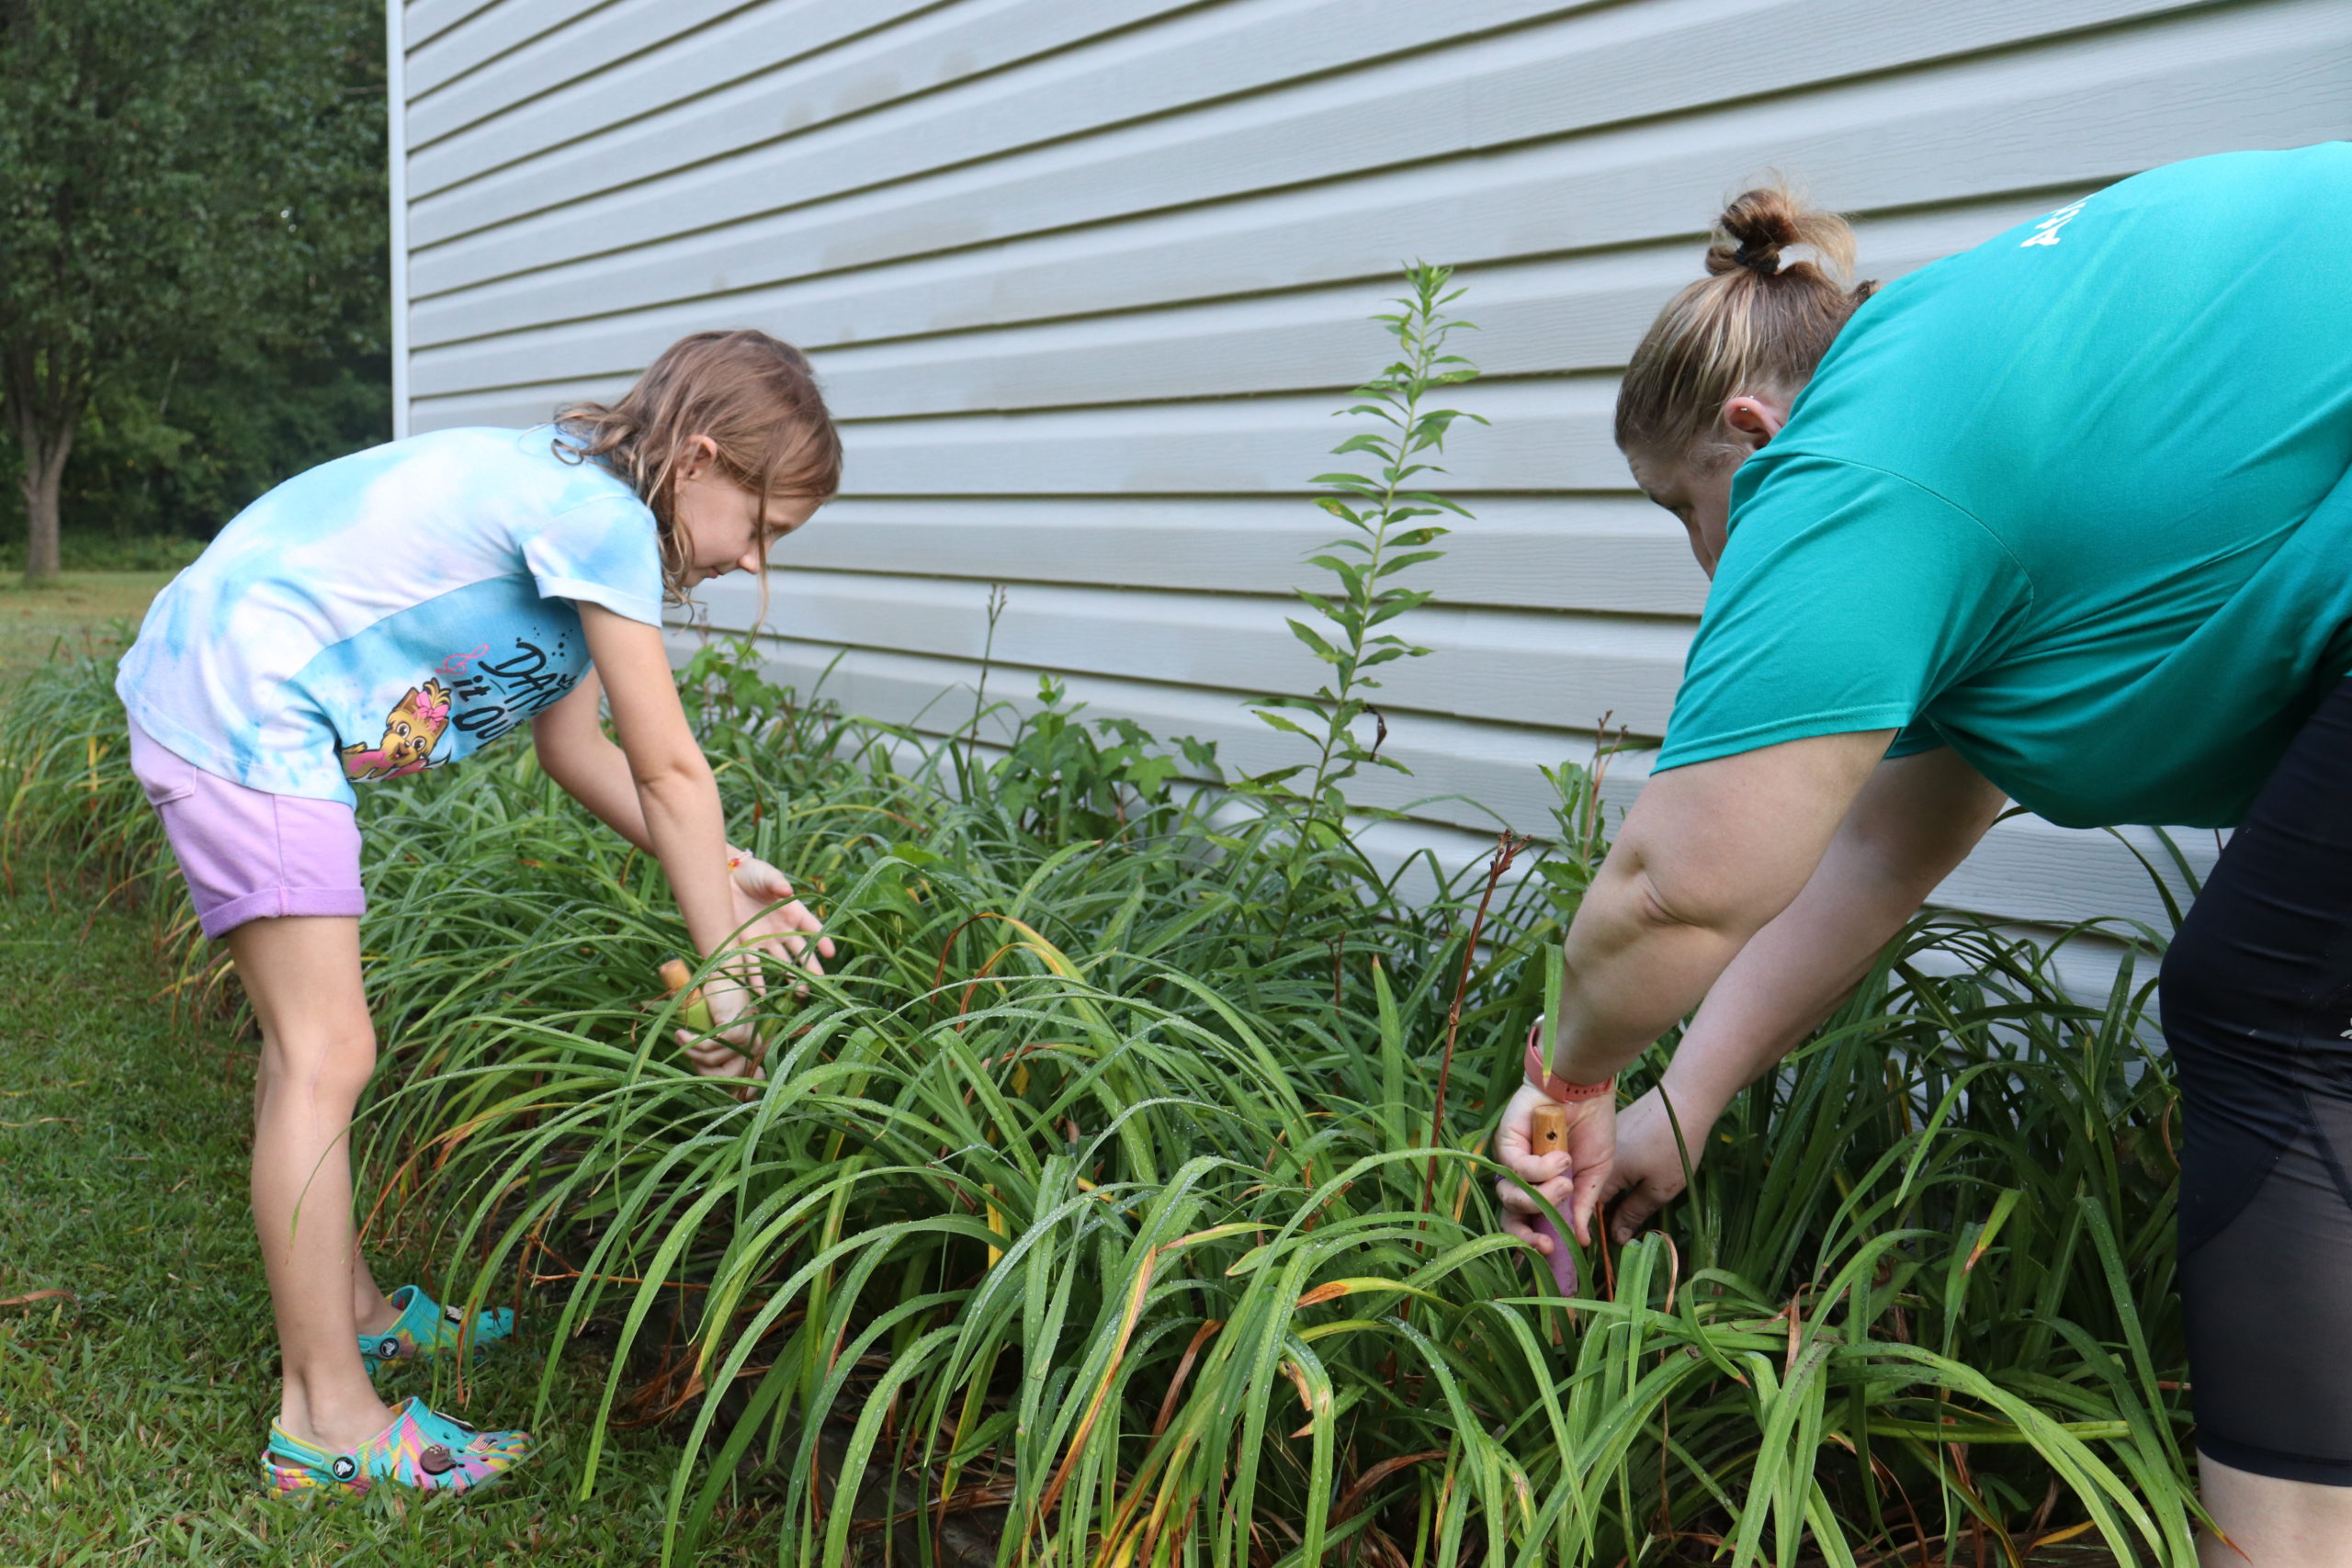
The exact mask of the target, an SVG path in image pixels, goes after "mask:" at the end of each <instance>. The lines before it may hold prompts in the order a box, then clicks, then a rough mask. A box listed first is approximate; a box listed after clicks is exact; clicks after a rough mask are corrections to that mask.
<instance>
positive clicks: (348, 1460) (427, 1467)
mask: <svg viewBox="0 0 2352 1568" xmlns="http://www.w3.org/2000/svg"><path fill="white" fill-rule="evenodd" d="M530 1451H531V1436H530V1434H529V1433H527V1432H483V1431H479V1430H477V1429H475V1428H474V1427H469V1426H468V1425H467V1424H466V1423H464V1422H463V1421H460V1420H458V1418H457V1417H455V1416H444V1415H442V1414H441V1413H440V1412H438V1411H436V1410H432V1409H428V1408H427V1407H426V1405H425V1403H424V1401H423V1400H421V1399H417V1398H413V1397H411V1398H408V1399H404V1400H402V1401H401V1402H400V1404H396V1405H394V1406H393V1407H392V1424H391V1425H390V1427H386V1428H384V1430H383V1431H381V1432H379V1433H378V1434H377V1435H376V1436H375V1437H372V1438H368V1440H367V1441H366V1442H364V1443H362V1444H360V1445H359V1446H358V1447H357V1448H356V1449H353V1450H350V1451H349V1452H347V1453H339V1454H338V1453H329V1452H328V1451H327V1450H324V1449H322V1448H320V1447H318V1446H317V1445H315V1444H312V1443H306V1442H304V1441H303V1440H302V1439H301V1438H298V1437H296V1436H294V1434H293V1433H291V1432H288V1430H287V1429H286V1428H285V1427H281V1426H279V1425H278V1424H277V1422H275V1421H273V1422H271V1423H270V1424H269V1443H268V1446H267V1447H266V1448H264V1449H263V1450H262V1454H261V1463H262V1476H263V1479H264V1480H265V1481H266V1482H267V1483H268V1484H269V1487H270V1489H271V1490H272V1491H273V1492H275V1493H276V1494H277V1495H278V1496H280V1497H299V1496H303V1495H310V1494H314V1493H326V1494H330V1495H343V1496H347V1497H357V1496H364V1495H366V1494H368V1492H370V1491H372V1490H373V1489H374V1488H375V1487H376V1486H377V1485H378V1484H379V1483H390V1484H392V1485H395V1486H409V1487H413V1488H415V1489H416V1490H418V1491H420V1492H470V1491H472V1490H473V1489H474V1488H476V1487H478V1486H487V1485H489V1484H490V1483H492V1482H493V1481H495V1480H497V1479H498V1478H499V1477H500V1476H502V1475H503V1474H505V1473H506V1472H508V1471H510V1470H512V1469H514V1468H515V1466H516V1465H518V1464H520V1463H522V1462H523V1460H524V1459H525V1458H526V1456H527V1455H528V1454H529V1453H530Z"/></svg>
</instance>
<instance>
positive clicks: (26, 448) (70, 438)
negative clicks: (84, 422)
mask: <svg viewBox="0 0 2352 1568" xmlns="http://www.w3.org/2000/svg"><path fill="white" fill-rule="evenodd" d="M32 425H33V422H32V421H31V420H20V421H19V422H17V452H18V454H19V455H20V456H21V457H23V458H24V464H25V471H24V472H23V473H22V474H21V475H19V476H18V477H17V484H18V485H19V486H20V487H21V488H22V489H23V491H24V493H25V581H27V582H28V583H32V582H47V581H50V580H51V578H53V577H55V576H56V575H57V569H58V565H59V561H58V548H57V491H58V489H59V486H60V484H61V483H62V480H63V479H64V478H65V459H66V457H68V456H69V455H70V454H71V453H72V452H73V450H74V427H73V426H72V425H70V424H69V425H67V426H66V427H65V428H64V429H63V430H60V431H47V432H44V431H39V430H36V429H34V428H32ZM44 436H46V439H44V438H43V437H44Z"/></svg>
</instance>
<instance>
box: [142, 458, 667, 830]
mask: <svg viewBox="0 0 2352 1568" xmlns="http://www.w3.org/2000/svg"><path fill="white" fill-rule="evenodd" d="M554 435H555V431H554V429H553V428H552V427H551V426H547V425H541V426H538V427H537V428H536V429H532V430H526V431H515V430H484V429H476V430H443V431H436V432H435V433H433V434H429V435H419V436H413V437H412V438H411V439H409V440H406V441H395V442H392V443H391V444H390V445H389V446H378V447H374V448H372V449H370V450H368V451H366V452H357V453H354V454H353V455H352V456H350V457H339V458H337V459H335V460H334V462H331V463H324V464H322V465H320V466H319V467H318V468H312V469H311V470H310V471H309V472H308V473H304V474H300V475H298V476H296V477H295V478H293V479H288V480H287V481H286V482H285V483H284V484H282V485H279V486H278V487H277V489H276V490H273V491H270V492H269V493H268V494H267V495H265V496H263V497H262V498H261V499H260V500H259V501H256V502H254V503H253V504H252V505H251V506H249V507H247V508H245V510H244V511H243V512H242V513H239V514H238V515H237V517H236V519H235V520H234V521H233V522H232V523H231V524H230V525H228V526H227V527H225V528H223V529H221V530H220V535H219V536H218V537H216V538H215V539H214V540H213V541H212V542H211V544H210V545H209V546H207V547H206V548H205V551H204V553H203V554H202V555H201V556H199V557H198V558H197V559H196V561H195V563H194V564H193V565H191V566H189V567H188V568H187V570H185V571H182V572H181V573H180V574H179V575H178V576H177V577H175V578H174V579H173V580H172V581H171V583H170V585H169V586H167V587H166V588H164V591H163V592H162V593H161V594H160V595H158V596H157V598H156V600H155V603H154V604H153V606H152V607H151V608H150V609H149V610H148V612H147V618H146V621H145V623H144V624H143V625H142V626H141V627H140V630H139V638H138V641H137V642H135V643H134V644H133V645H132V646H131V648H130V651H129V652H127V653H125V654H124V655H123V659H122V668H121V672H120V673H119V675H118V676H117V677H116V680H115V690H116V692H117V693H118V694H119V695H120V696H121V698H122V702H123V705H124V706H125V707H126V708H128V709H129V710H130V716H131V717H132V718H133V719H135V720H137V721H138V724H139V726H140V728H142V729H144V730H146V732H147V733H148V734H149V735H151V736H153V738H154V739H156V740H157V741H159V742H161V743H162V744H163V745H164V746H165V747H166V748H168V749H169V750H173V751H175V752H177V753H178V754H179V755H180V756H182V757H185V758H186V759H187V761H190V762H193V763H195V764H196V765H197V766H198V767H199V768H201V769H203V770H204V771H205V772H207V773H215V774H218V775H220V777H222V778H228V779H233V780H235V781H237V782H238V783H240V784H245V785H247V786H249V787H251V788H254V789H259V790H266V791H268V792H270V793H271V794H273V795H302V796H307V797H309V798H311V799H316V800H342V801H346V802H348V801H351V800H352V799H353V798H354V796H353V795H352V791H351V786H352V784H354V783H356V782H359V781H363V780H370V779H383V778H391V777H394V776H397V775H398V774H401V773H414V772H416V771H417V770H418V769H420V768H427V767H437V766H439V765H440V764H442V763H444V762H451V761H457V759H458V758H459V757H462V756H465V755H466V754H468V753H469V752H471V751H474V750H479V749H481V747H483V746H485V745H487V744H489V743H490V742H491V741H492V740H495V739H498V738H499V737H500V736H502V735H503V734H505V733H506V732H507V731H508V730H510V729H513V728H515V727H516V726H517V725H519V724H521V723H523V722H524V721H525V720H526V719H527V718H529V717H531V716H533V715H534V714H537V712H539V711H540V710H541V709H542V708H545V707H547V706H548V705H549V704H551V703H553V702H555V701H556V699H558V698H559V697H560V696H562V695H563V694H565V693H566V692H568V691H570V690H571V688H572V687H573V686H574V685H575V684H577V683H578V682H579V680H580V677H581V676H582V674H583V673H585V672H586V671H587V669H588V649H587V645H586V642H585V640H584V638H583V637H582V634H581V630H580V615H579V612H578V611H577V610H576V609H574V608H573V604H574V603H575V602H577V601H583V600H584V601H586V602H587V603H590V604H601V605H603V606H605V608H606V609H609V610H611V611H613V612H614V613H615V614H616V615H626V616H628V618H629V619H631V620H636V621H643V622H646V623H647V624H649V625H652V626H659V625H661V623H662V559H661V547H660V543H659V540H658V538H657V536H656V528H655V524H654V521H653V513H652V512H651V511H650V509H648V508H647V506H646V504H645V502H642V501H641V500H639V498H638V495H637V492H636V491H633V490H631V489H630V488H629V486H628V483H627V482H626V481H624V480H623V479H620V478H618V477H617V476H616V475H615V474H614V473H613V472H612V471H611V470H610V469H608V468H604V467H603V466H602V465H600V464H598V463H595V462H593V461H591V462H571V461H567V460H565V459H564V458H561V457H558V456H556V454H555V451H554V449H553V446H552V443H553V439H554Z"/></svg>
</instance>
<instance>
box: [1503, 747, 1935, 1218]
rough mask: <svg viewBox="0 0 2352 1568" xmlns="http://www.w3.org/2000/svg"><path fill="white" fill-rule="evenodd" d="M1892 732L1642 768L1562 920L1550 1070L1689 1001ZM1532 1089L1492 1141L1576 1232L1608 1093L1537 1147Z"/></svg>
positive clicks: (1623, 1052) (1806, 873)
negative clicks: (1617, 823) (1559, 1142)
mask: <svg viewBox="0 0 2352 1568" xmlns="http://www.w3.org/2000/svg"><path fill="white" fill-rule="evenodd" d="M1893 736H1894V731H1892V730H1888V729H1876V730H1863V731H1860V732H1857V733H1853V734H1846V735H1821V736H1814V737H1811V738H1809V739H1802V740H1788V741H1783V742H1781V744H1779V745H1777V746H1768V747H1764V748H1762V749H1760V750H1755V751H1746V752H1742V753H1740V754H1738V755H1736V756H1731V757H1721V758H1717V759H1716V760H1714V761H1707V762H1695V763H1692V764H1691V766H1689V767H1685V768H1677V769H1675V770H1673V771H1671V772H1669V773H1660V774H1658V775H1657V776H1655V777H1653V778H1652V779H1651V780H1650V781H1649V783H1648V784H1646V785H1645V787H1644V788H1643V790H1642V794H1641V797H1640V798H1639V799H1638V800H1636V801H1635V802H1634V808H1633V809H1632V810H1631V811H1630V812H1628V813H1627V814H1626V817H1625V825H1624V827H1623V829H1622V830H1621V831H1620V832H1619V834H1618V837H1617V842H1616V844H1615V846H1614V847H1613V848H1612V849H1611V851H1610V852H1609V858H1608V859H1607V860H1605V861H1603V862H1602V863H1601V867H1600V874H1599V875H1598V876H1596V877H1595V878H1594V879H1593V885H1592V887H1591V890H1590V891H1589V892H1588V893H1587V894H1586V896H1585V899H1584V902H1583V904H1581V905H1580V906H1579V907H1578V908H1577V913H1576V918H1575V919H1573V920H1572V921H1570V922H1569V926H1568V934H1567V939H1566V977H1565V982H1564V984H1563V986H1562V987H1561V994H1560V995H1559V996H1558V997H1557V998H1554V1017H1555V1047H1554V1052H1553V1058H1552V1062H1551V1068H1552V1071H1554V1072H1555V1073H1556V1074H1558V1075H1559V1076H1560V1077H1564V1078H1566V1079H1567V1080H1568V1081H1569V1082H1571V1083H1579V1084H1597V1083H1600V1081H1602V1080H1603V1079H1605V1078H1607V1077H1609V1076H1610V1075H1611V1074H1612V1073H1614V1072H1616V1071H1617V1069H1618V1068H1620V1067H1622V1066H1624V1065H1625V1064H1626V1063H1628V1062H1630V1061H1632V1060H1633V1059H1634V1057H1635V1056H1636V1055H1639V1054H1640V1053H1641V1052H1642V1050H1643V1049H1644V1048H1645V1047H1646V1046H1647V1045H1648V1044H1649V1043H1650V1042H1651V1041H1653V1040H1655V1039H1657V1037H1658V1036H1659V1035H1660V1034H1663V1033H1664V1032H1666V1031H1667V1030H1668V1029H1669V1028H1671V1027H1672V1026H1673V1025H1674V1024H1675V1023H1677V1022H1678V1021H1680V1020H1681V1019H1682V1018H1683V1017H1685V1016H1686V1015H1687V1014H1688V1013H1689V1012H1690V1011H1691V1009H1692V1008H1693V1007H1695V1006H1697V1005H1698V1002H1699V999H1700V998H1701V997H1702V996H1703V995H1705V994H1706V991H1707V989H1708V987H1711V986H1713V984H1714V982H1715V978H1716V976H1719V975H1721V974H1722V973H1723V972H1724V967H1725V966H1726V965H1727V964H1730V963H1731V961H1732V959H1733V957H1734V956H1735V955H1736V954H1737V953H1738V952H1739V950H1740V949H1741V948H1742V947H1744V946H1745V945H1747V942H1748V939H1749V938H1751V937H1753V936H1754V935H1755V934H1756V933H1757V932H1758V931H1760V930H1762V929H1763V928H1764V926H1765V925H1766V924H1767V923H1769V922H1770V920H1772V919H1773V918H1774V917H1776V916H1778V915H1779V914H1780V913H1781V910H1783V909H1785V908H1788V907H1789V905H1790V904H1791V903H1792V901H1793V900H1794V899H1795V898H1796V897H1797V895H1798V894H1799V893H1800V892H1801V891H1803V889H1804V886H1805V883H1806V882H1807V881H1808V880H1809V879H1811V877H1812V876H1813V874H1814V871H1815V868H1816V867H1818V866H1819V865H1820V863H1821V860H1822V856H1823V854H1824V853H1825V852H1826V851H1827V849H1828V847H1829V843H1830V840H1831V839H1832V838H1833V837H1834V836H1835V835H1836V833H1837V831H1838V826H1839V824H1840V823H1842V822H1843V821H1844V820H1845V818H1846V815H1847V813H1848V811H1849V809H1850V808H1851V807H1852V806H1853V804H1854V801H1855V798H1856V797H1857V796H1858V795H1860V793H1861V791H1862V788H1863V786H1864V784H1867V783H1868V781H1869V779H1870V777H1871V773H1872V772H1873V771H1875V770H1876V769H1877V767H1878V766H1879V764H1880V762H1881V761H1883V758H1884V757H1885V754H1886V747H1887V742H1888V741H1889V740H1890V739H1892V738H1893ZM1543 1100H1544V1094H1543V1091H1542V1090H1540V1089H1535V1088H1533V1087H1532V1086H1522V1087H1521V1089H1520V1090H1519V1091H1518V1092H1517V1093H1516V1094H1514V1095H1513V1096H1512V1097H1511V1100H1510V1104H1509V1105H1508V1106H1507V1107H1505V1109H1504V1111H1503V1119H1502V1125H1501V1127H1500V1128H1499V1129H1498V1132H1497V1134H1496V1140H1495V1141H1496V1154H1497V1156H1498V1157H1499V1158H1500V1159H1501V1160H1502V1162H1503V1163H1504V1165H1505V1166H1507V1167H1508V1168H1510V1169H1511V1170H1513V1171H1514V1172H1516V1173H1517V1174H1518V1175H1519V1176H1520V1177H1521V1178H1522V1179H1525V1180H1527V1181H1528V1182H1529V1183H1531V1184H1532V1185H1535V1186H1537V1187H1539V1188H1541V1189H1542V1190H1544V1196H1545V1197H1547V1198H1549V1199H1550V1200H1551V1201H1552V1202H1553V1204H1554V1205H1555V1207H1557V1208H1559V1209H1560V1211H1561V1213H1563V1214H1565V1215H1566V1217H1567V1220H1568V1222H1569V1224H1570V1225H1571V1226H1572V1227H1573V1228H1574V1230H1575V1231H1576V1234H1577V1236H1578V1237H1579V1238H1583V1239H1589V1236H1590V1234H1591V1220H1592V1213H1593V1210H1594V1208H1595V1207H1596V1206H1597V1205H1598V1203H1599V1202H1600V1193H1601V1191H1602V1190H1604V1188H1605V1187H1606V1185H1607V1183H1608V1180H1609V1172H1610V1168H1611V1164H1612V1162H1613V1160H1614V1158H1615V1152H1616V1101H1615V1099H1614V1097H1613V1096H1611V1095H1605V1094H1604V1095H1598V1096H1595V1097H1593V1098H1591V1099H1589V1100H1577V1101H1576V1102H1575V1103H1573V1104H1571V1105H1569V1106H1568V1107H1567V1116H1568V1137H1567V1147H1566V1152H1565V1153H1561V1154H1552V1155H1545V1156H1540V1157H1538V1156H1534V1155H1532V1154H1531V1153H1530V1148H1531V1144H1530V1140H1529V1135H1528V1131H1529V1130H1528V1116H1529V1113H1530V1111H1532V1110H1533V1108H1534V1107H1535V1106H1536V1105H1537V1104H1540V1103H1542V1102H1543ZM1498 1191H1499V1192H1501V1193H1502V1195H1503V1201H1504V1205H1505V1224H1506V1226H1507V1227H1508V1228H1510V1230H1511V1231H1512V1232H1513V1233H1514V1234H1518V1235H1532V1231H1531V1230H1530V1229H1529V1227H1528V1226H1527V1224H1526V1222H1525V1221H1524V1220H1523V1219H1521V1218H1520V1217H1519V1216H1520V1213H1523V1212H1524V1211H1526V1210H1527V1209H1528V1208H1529V1206H1530V1205H1529V1201H1528V1200H1527V1198H1526V1195H1525V1194H1524V1193H1521V1192H1520V1191H1518V1190H1517V1189H1516V1188H1515V1187H1514V1186H1513V1185H1512V1183H1511V1182H1510V1180H1508V1179H1506V1180H1504V1181H1502V1182H1501V1183H1498ZM1564 1200H1565V1201H1564Z"/></svg>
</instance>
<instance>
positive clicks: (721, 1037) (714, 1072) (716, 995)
mask: <svg viewBox="0 0 2352 1568" xmlns="http://www.w3.org/2000/svg"><path fill="white" fill-rule="evenodd" d="M758 985H759V966H758V964H757V963H756V962H755V961H752V960H750V959H741V958H738V959H729V962H728V964H727V965H726V966H725V967H724V968H723V969H721V970H720V971H719V973H718V974H716V975H713V976H711V977H710V978H709V979H708V980H707V981H705V982H704V983H703V986H702V998H703V1001H704V1003H705V1005H707V1007H708V1008H709V1009H710V1017H711V1021H712V1022H713V1023H715V1024H717V1025H718V1030H717V1031H716V1032H712V1033H709V1034H696V1033H695V1032H694V1031H693V1030H690V1029H681V1030H679V1031H678V1032H677V1036H678V1048H679V1049H680V1050H681V1051H683V1052H684V1054H685V1057H686V1060H687V1061H688V1062H689V1063H691V1064H693V1066H694V1069H695V1072H697V1073H700V1074H701V1075H702V1076H703V1077H707V1078H747V1079H751V1080H752V1081H754V1082H756V1081H757V1080H758V1079H761V1078H763V1077H767V1069H766V1068H765V1067H763V1066H761V1065H760V1059H761V1058H762V1057H763V1056H764V1055H766V1054H767V1052H766V1047H764V1046H763V1045H762V1044H761V1043H760V1039H759V1032H758V1029H757V1027H756V1025H755V1024H754V1023H753V1021H752V1017H751V1012H752V999H753V998H755V997H756V996H757V995H758V994H759V993H758V990H757V987H758ZM755 1092H757V1091H756V1090H754V1089H752V1087H751V1085H750V1084H749V1083H747V1084H745V1085H744V1086H743V1088H742V1089H739V1090H737V1091H736V1095H735V1098H736V1099H738V1100H750V1099H751V1098H752V1095H753V1094H754V1093H755Z"/></svg>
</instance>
